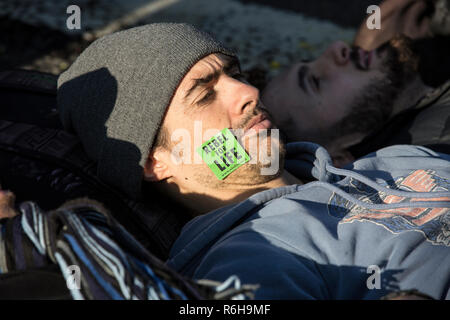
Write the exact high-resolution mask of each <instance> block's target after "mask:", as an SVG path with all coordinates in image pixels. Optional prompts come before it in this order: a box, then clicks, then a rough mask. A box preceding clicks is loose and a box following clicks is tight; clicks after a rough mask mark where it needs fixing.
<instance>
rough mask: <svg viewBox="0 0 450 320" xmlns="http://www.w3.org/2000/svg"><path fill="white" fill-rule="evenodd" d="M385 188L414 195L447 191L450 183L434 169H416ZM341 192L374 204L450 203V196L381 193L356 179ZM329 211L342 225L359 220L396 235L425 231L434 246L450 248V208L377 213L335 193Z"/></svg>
mask: <svg viewBox="0 0 450 320" xmlns="http://www.w3.org/2000/svg"><path fill="white" fill-rule="evenodd" d="M381 185H383V184H381ZM384 186H388V187H389V188H390V189H396V190H403V191H413V192H445V191H449V189H450V180H449V179H445V178H442V177H439V176H438V175H436V172H435V171H434V170H415V171H413V172H411V173H410V174H408V175H407V176H405V177H398V178H394V179H392V180H390V181H388V182H387V183H384ZM342 190H343V191H345V192H347V193H349V194H351V195H352V196H353V197H355V198H357V199H358V200H360V201H363V202H365V203H372V204H383V203H384V204H390V203H412V202H414V201H450V197H441V198H431V199H430V198H428V199H423V198H410V197H399V196H395V195H390V194H388V193H384V192H378V191H376V190H375V189H373V188H371V187H369V186H367V185H365V184H363V183H361V182H360V181H358V180H355V179H354V178H350V183H349V184H348V185H347V186H345V187H342ZM449 206H450V204H449ZM328 212H329V214H330V215H331V216H333V217H336V218H340V219H341V221H340V222H339V224H343V223H352V222H354V221H358V220H359V221H369V222H372V223H375V224H377V225H381V226H383V227H385V228H386V229H387V230H389V231H390V232H393V233H400V232H403V231H408V230H412V231H418V232H422V233H423V234H424V236H425V238H426V239H427V240H428V241H430V242H432V243H433V244H438V245H446V246H450V208H448V207H447V208H414V207H405V208H397V209H384V210H383V209H381V210H380V209H378V210H374V209H368V208H364V207H362V206H359V205H357V204H355V203H352V202H351V201H349V200H347V199H344V198H343V197H341V196H339V195H337V194H336V193H333V194H332V195H331V197H330V200H329V202H328Z"/></svg>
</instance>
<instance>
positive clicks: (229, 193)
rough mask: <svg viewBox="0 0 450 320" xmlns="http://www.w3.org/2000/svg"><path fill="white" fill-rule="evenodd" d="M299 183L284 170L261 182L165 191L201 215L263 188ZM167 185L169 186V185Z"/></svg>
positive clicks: (299, 182)
mask: <svg viewBox="0 0 450 320" xmlns="http://www.w3.org/2000/svg"><path fill="white" fill-rule="evenodd" d="M301 183H302V182H301V181H300V180H299V179H297V178H296V177H294V176H293V175H292V174H290V173H289V172H287V171H286V170H284V171H283V173H282V174H281V175H280V176H279V177H277V178H275V179H273V180H271V181H268V182H266V183H262V184H253V185H239V186H236V187H234V186H232V187H230V188H228V189H222V190H217V189H214V190H212V189H203V190H202V191H201V192H190V193H182V194H181V195H180V190H179V189H178V188H176V187H175V188H176V189H178V190H174V189H172V190H167V191H169V192H170V193H171V194H172V195H173V196H174V198H176V199H178V201H179V203H180V204H181V205H183V206H185V207H187V208H189V209H190V210H191V211H192V212H193V213H194V215H201V214H205V213H208V212H211V211H213V210H215V209H218V208H220V207H224V206H227V205H230V204H233V203H238V202H241V201H243V200H245V199H247V198H248V197H250V196H252V195H253V194H255V193H258V192H261V191H264V190H269V189H273V188H279V187H283V186H288V185H292V184H301ZM167 187H169V188H170V186H167ZM174 192H176V193H178V195H176V194H174Z"/></svg>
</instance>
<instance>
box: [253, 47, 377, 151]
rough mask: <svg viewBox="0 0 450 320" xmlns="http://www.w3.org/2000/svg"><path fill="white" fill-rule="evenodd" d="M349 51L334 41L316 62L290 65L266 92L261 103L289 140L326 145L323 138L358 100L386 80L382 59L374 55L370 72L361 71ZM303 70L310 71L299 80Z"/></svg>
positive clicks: (272, 82)
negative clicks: (300, 72)
mask: <svg viewBox="0 0 450 320" xmlns="http://www.w3.org/2000/svg"><path fill="white" fill-rule="evenodd" d="M350 52H351V48H350V47H349V46H348V45H347V44H345V43H344V42H341V41H338V42H335V43H333V44H332V45H331V46H330V47H329V48H328V49H327V50H326V51H325V52H324V53H323V54H322V55H321V56H320V57H319V58H318V59H316V60H315V61H311V62H307V63H305V62H300V63H297V64H295V65H293V66H291V67H290V68H289V69H288V70H286V71H285V72H283V73H282V74H281V75H279V76H278V77H276V78H274V79H273V80H272V81H271V82H269V84H268V85H267V87H266V88H265V89H264V91H263V94H262V100H263V102H264V104H265V105H266V107H267V109H268V110H269V111H270V112H271V114H272V117H273V118H274V121H275V123H276V124H277V125H278V126H279V127H280V128H282V130H283V131H284V132H285V134H286V135H287V136H288V137H289V140H293V141H295V140H310V141H317V142H319V143H322V144H326V141H321V137H324V136H327V135H328V129H329V128H330V127H332V126H333V125H335V124H336V123H337V122H338V121H340V120H342V118H343V117H344V116H345V115H346V114H347V113H348V112H349V109H350V106H351V104H352V103H353V102H354V100H355V98H356V97H358V96H359V95H360V93H361V92H363V91H364V90H366V88H367V87H368V86H371V85H372V84H373V83H377V82H379V81H381V80H382V79H383V78H384V77H385V75H384V73H383V71H382V57H378V56H376V55H373V60H372V64H371V66H370V69H369V70H360V69H359V68H357V66H356V65H355V63H353V61H352V60H351V58H350ZM303 67H307V68H308V71H307V72H306V74H305V76H304V77H301V78H302V79H300V80H299V71H300V69H301V68H303ZM299 82H304V83H305V88H306V90H303V89H302V88H301V86H300V85H299ZM358 138H360V137H354V139H356V140H358ZM352 140H353V139H352Z"/></svg>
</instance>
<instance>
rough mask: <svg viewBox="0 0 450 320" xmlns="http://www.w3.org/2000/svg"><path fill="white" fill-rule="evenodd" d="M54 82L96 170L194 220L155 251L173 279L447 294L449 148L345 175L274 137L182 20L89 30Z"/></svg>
mask: <svg viewBox="0 0 450 320" xmlns="http://www.w3.org/2000/svg"><path fill="white" fill-rule="evenodd" d="M58 87H59V88H58V105H59V110H60V114H61V119H62V121H63V124H64V126H65V128H66V129H67V130H70V131H73V132H75V133H76V134H77V135H78V136H79V138H80V139H81V141H82V143H83V146H84V148H85V150H86V152H87V153H88V155H89V156H90V157H92V158H93V159H94V160H96V161H97V163H98V167H97V173H98V176H99V177H100V178H101V179H103V180H104V181H105V182H107V183H109V184H111V185H112V186H114V187H116V188H118V189H120V190H122V191H123V192H125V193H127V194H128V196H129V197H132V198H134V199H138V198H145V197H146V196H148V195H146V194H145V193H144V192H142V187H143V185H145V184H152V186H153V187H155V188H159V189H160V190H162V191H163V192H165V193H166V194H167V195H169V197H170V198H171V199H173V201H176V202H178V203H179V204H180V205H182V206H184V207H185V208H186V212H189V213H190V214H192V215H193V216H194V217H193V218H192V220H191V221H190V222H189V223H188V224H187V225H186V226H185V227H184V229H183V231H182V233H181V235H180V237H179V238H178V240H177V241H176V243H175V244H174V246H173V247H172V249H171V252H170V258H169V260H168V261H167V265H168V266H169V267H170V268H172V269H173V270H175V271H177V272H178V273H180V274H181V275H183V276H186V277H190V278H193V279H210V280H215V281H219V282H222V281H225V280H227V279H229V278H230V276H237V278H238V279H240V281H241V283H245V284H256V285H258V286H259V287H258V289H257V290H256V291H255V292H254V294H255V298H257V299H379V298H381V297H383V296H385V295H386V294H388V293H390V292H393V291H398V290H410V289H416V290H418V291H419V292H421V293H422V294H425V295H427V296H430V297H432V298H435V299H448V298H450V291H449V287H448V283H449V281H450V270H449V268H448V266H449V265H450V250H449V245H450V227H449V223H450V191H449V189H450V156H449V155H446V154H440V153H437V152H434V151H432V150H430V149H427V148H425V147H418V146H406V145H401V146H392V147H388V148H385V149H382V150H379V151H377V152H375V153H372V154H369V155H367V156H366V157H364V158H362V159H359V160H358V161H356V162H354V163H353V164H352V165H351V169H350V170H343V169H336V168H334V167H333V166H332V164H331V159H330V156H329V154H328V153H327V151H326V150H325V149H324V148H322V147H320V146H318V145H316V144H312V143H308V142H296V143H291V144H288V145H286V146H285V145H284V143H283V141H281V140H280V138H279V135H278V131H277V130H276V128H275V127H274V125H273V123H272V121H271V118H270V116H269V114H268V113H267V112H266V111H265V110H264V108H263V106H262V104H261V103H260V101H259V92H258V90H257V89H255V88H254V87H252V86H251V85H249V84H248V83H247V82H245V81H244V80H243V79H242V77H241V75H240V68H239V63H238V60H237V57H236V55H235V54H234V53H233V52H232V51H231V50H229V49H227V48H225V47H224V46H223V45H221V44H220V43H218V42H217V41H216V40H214V39H213V38H212V37H210V36H209V35H207V34H205V33H203V32H200V31H198V30H196V29H195V28H193V27H192V26H189V25H186V24H152V25H146V26H141V27H137V28H133V29H129V30H126V31H122V32H118V33H115V34H112V35H108V36H106V37H104V38H101V39H99V40H97V41H95V42H94V43H93V44H92V45H91V46H90V47H89V48H87V49H86V50H85V51H84V52H83V53H82V54H81V55H80V57H78V59H77V60H76V61H75V63H74V64H73V65H72V66H71V67H70V68H69V69H68V70H67V71H66V72H65V73H63V74H62V75H61V76H60V78H59V81H58ZM197 155H198V158H196V156H197ZM22 214H23V213H22ZM186 214H188V213H186ZM3 221H5V220H3ZM24 227H25V225H24V224H22V228H24ZM24 229H26V228H24ZM25 231H26V230H25ZM102 231H103V232H107V228H106V229H105V230H102ZM16 232H20V228H19V229H18V230H17V231H16ZM34 243H35V244H36V245H37V247H39V244H38V241H37V240H36V241H35V242H34ZM66 245H68V246H71V245H72V244H70V243H67V242H66ZM101 245H104V246H107V243H102V244H101ZM69 248H70V247H69ZM122 250H130V247H126V248H122ZM41 253H42V252H41ZM44 254H45V253H44ZM374 272H375V274H374ZM81 274H82V285H83V283H85V282H86V283H87V280H88V279H85V278H83V272H82V273H81ZM129 276H130V277H133V274H130V275H129Z"/></svg>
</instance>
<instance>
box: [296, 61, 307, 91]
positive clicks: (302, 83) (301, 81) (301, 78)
mask: <svg viewBox="0 0 450 320" xmlns="http://www.w3.org/2000/svg"><path fill="white" fill-rule="evenodd" d="M308 72H309V67H308V66H307V65H303V66H301V67H300V69H299V70H298V73H297V80H298V85H299V87H300V88H302V90H303V91H304V92H305V93H306V94H308V89H307V88H306V75H307V73H308Z"/></svg>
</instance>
